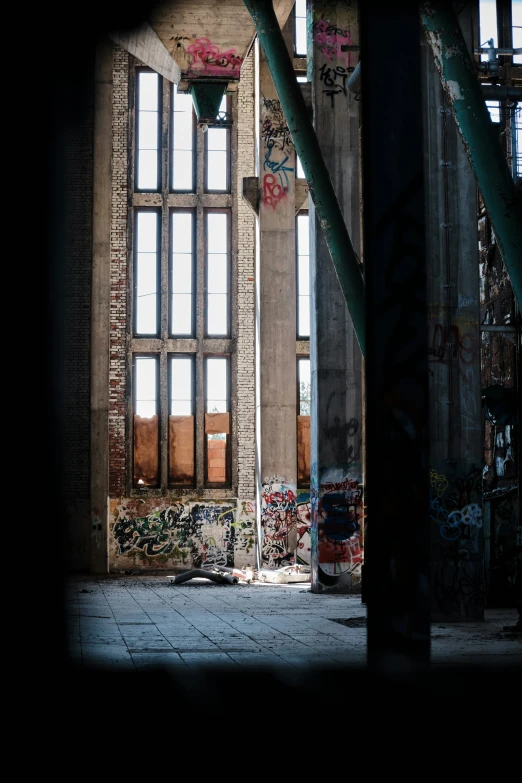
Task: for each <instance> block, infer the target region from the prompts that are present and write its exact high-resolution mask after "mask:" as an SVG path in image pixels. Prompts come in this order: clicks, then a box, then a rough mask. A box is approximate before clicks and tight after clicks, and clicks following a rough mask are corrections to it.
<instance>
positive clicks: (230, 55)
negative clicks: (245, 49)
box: [187, 38, 243, 76]
mask: <svg viewBox="0 0 522 783" xmlns="http://www.w3.org/2000/svg"><path fill="white" fill-rule="evenodd" d="M235 51H236V50H235V49H228V50H227V51H226V52H222V51H220V49H219V46H216V45H215V44H213V43H212V42H211V41H210V39H209V38H198V39H197V40H196V41H194V43H193V44H191V45H190V46H188V47H187V54H189V55H191V56H192V57H193V58H194V59H193V61H192V66H193V67H194V68H197V67H198V66H199V64H200V63H201V64H202V65H203V70H204V71H205V72H206V73H209V74H212V75H214V76H216V75H220V74H222V72H223V69H224V68H228V70H227V75H231V76H239V71H240V68H241V64H242V62H243V58H242V57H238V55H237V54H235Z"/></svg>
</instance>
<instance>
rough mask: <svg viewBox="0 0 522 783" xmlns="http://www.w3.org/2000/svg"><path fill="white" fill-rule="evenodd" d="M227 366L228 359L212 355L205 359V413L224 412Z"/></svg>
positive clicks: (225, 410)
mask: <svg viewBox="0 0 522 783" xmlns="http://www.w3.org/2000/svg"><path fill="white" fill-rule="evenodd" d="M227 366H228V359H226V358H221V357H216V358H214V357H212V358H208V359H207V367H206V369H207V372H206V382H207V395H206V396H207V413H214V412H215V413H226V412H227V410H228V408H227Z"/></svg>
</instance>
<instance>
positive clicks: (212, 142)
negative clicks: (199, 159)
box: [207, 128, 227, 150]
mask: <svg viewBox="0 0 522 783" xmlns="http://www.w3.org/2000/svg"><path fill="white" fill-rule="evenodd" d="M226 148H227V131H226V128H209V129H208V131H207V149H209V150H226Z"/></svg>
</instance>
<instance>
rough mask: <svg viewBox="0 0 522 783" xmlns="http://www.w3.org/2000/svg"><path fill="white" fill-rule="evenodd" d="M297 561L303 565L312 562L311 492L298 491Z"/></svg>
mask: <svg viewBox="0 0 522 783" xmlns="http://www.w3.org/2000/svg"><path fill="white" fill-rule="evenodd" d="M296 515H297V562H298V563H300V564H302V565H307V566H310V565H311V564H312V538H311V527H312V514H311V507H310V492H308V491H306V492H305V491H303V490H299V491H298V492H297V506H296Z"/></svg>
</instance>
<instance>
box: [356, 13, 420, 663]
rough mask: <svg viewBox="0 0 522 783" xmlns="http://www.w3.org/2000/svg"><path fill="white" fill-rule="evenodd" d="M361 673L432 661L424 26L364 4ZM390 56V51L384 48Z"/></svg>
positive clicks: (416, 16)
mask: <svg viewBox="0 0 522 783" xmlns="http://www.w3.org/2000/svg"><path fill="white" fill-rule="evenodd" d="M360 25H361V27H360V31H361V32H360V41H361V115H362V118H361V135H362V139H361V149H362V187H363V243H364V266H365V283H366V286H365V288H366V308H367V309H366V315H367V320H366V343H367V347H366V356H365V411H366V415H365V419H366V428H365V434H366V439H367V440H366V443H367V448H366V473H365V477H364V482H365V507H366V513H367V515H368V525H367V531H366V537H365V564H364V579H365V587H364V592H365V596H366V597H367V600H366V603H367V605H368V635H367V639H368V665H369V666H370V667H371V668H372V669H373V670H377V671H382V672H384V673H386V672H389V671H395V672H396V671H399V670H400V671H401V672H402V673H404V674H406V673H408V672H409V673H412V672H416V671H418V670H419V669H424V668H425V667H426V666H427V665H428V663H429V652H430V648H429V629H430V596H429V509H428V505H429V475H428V472H429V465H428V457H429V444H428V405H429V399H428V356H427V325H426V320H427V302H426V295H427V292H426V246H425V231H424V223H425V210H424V166H423V122H422V92H421V88H422V81H421V73H420V36H421V28H420V19H419V9H418V3H417V2H416V0H405V1H404V2H403V3H399V4H394V6H393V8H391V6H390V4H389V3H388V2H385V0H374V2H372V3H370V4H368V3H361V4H360ZM390 47H391V48H390Z"/></svg>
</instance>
